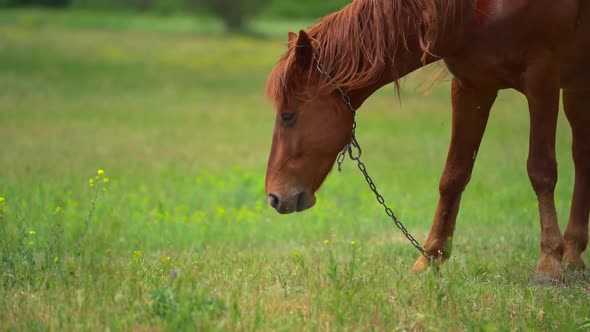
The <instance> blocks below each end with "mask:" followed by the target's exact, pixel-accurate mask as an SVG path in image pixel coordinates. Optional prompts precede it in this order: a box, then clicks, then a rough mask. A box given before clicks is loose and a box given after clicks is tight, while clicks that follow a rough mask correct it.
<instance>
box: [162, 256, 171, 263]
mask: <svg viewBox="0 0 590 332" xmlns="http://www.w3.org/2000/svg"><path fill="white" fill-rule="evenodd" d="M168 262H170V256H168V255H166V254H164V255H162V263H164V264H166V263H168Z"/></svg>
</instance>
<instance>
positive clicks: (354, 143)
mask: <svg viewBox="0 0 590 332" xmlns="http://www.w3.org/2000/svg"><path fill="white" fill-rule="evenodd" d="M314 60H315V62H316V68H317V70H318V71H319V72H320V74H322V75H323V76H325V77H326V78H327V79H328V82H329V83H330V84H331V85H332V86H333V87H334V88H335V89H336V91H338V92H339V93H340V98H342V101H344V103H345V104H346V105H347V106H348V108H349V109H350V112H351V113H352V135H351V137H350V142H349V143H348V144H346V146H345V147H344V149H343V150H342V152H340V154H339V155H338V158H336V163H337V164H338V172H339V173H340V172H342V163H343V162H344V160H345V159H346V153H347V152H348V156H349V157H350V159H352V160H354V161H356V162H357V166H358V168H359V170H360V171H361V172H362V173H363V175H364V176H365V180H366V181H367V184H368V185H369V188H370V189H371V191H372V192H373V194H374V195H375V199H376V200H377V202H378V203H379V204H380V205H381V206H382V207H383V208H384V209H385V213H387V215H388V216H389V218H391V220H392V221H393V223H394V224H395V226H397V228H399V230H400V231H401V232H402V233H403V234H404V235H405V236H406V238H407V239H408V241H410V243H411V244H412V245H413V246H414V248H416V249H417V250H418V251H420V253H421V254H422V255H423V256H424V257H426V259H428V260H429V261H431V260H433V259H434V256H432V255H430V254H429V253H428V252H426V250H425V249H424V248H423V247H422V246H421V245H420V243H418V241H416V239H415V238H414V237H413V236H412V234H410V232H409V231H408V230H407V229H406V227H405V226H404V224H403V223H402V222H401V221H400V220H399V219H398V218H397V217H396V216H395V214H394V213H393V210H392V209H391V208H390V207H389V206H387V204H386V203H385V198H383V196H382V195H381V194H380V193H379V191H378V190H377V186H376V185H375V183H374V182H373V179H372V178H371V176H369V173H368V172H367V167H366V166H365V164H364V163H363V162H362V161H361V155H362V153H363V151H362V149H361V146H360V144H359V142H358V140H357V139H356V109H355V108H354V107H353V106H352V102H351V100H350V97H349V96H348V95H347V94H346V92H344V90H342V88H341V87H340V86H338V85H336V83H335V82H334V80H333V79H332V76H331V75H330V73H329V72H328V71H327V70H326V68H325V67H324V66H323V65H322V64H321V63H320V61H319V60H318V58H317V57H316V58H315V59H314Z"/></svg>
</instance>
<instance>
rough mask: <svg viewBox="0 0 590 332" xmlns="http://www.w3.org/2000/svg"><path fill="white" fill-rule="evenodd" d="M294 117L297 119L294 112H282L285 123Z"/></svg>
mask: <svg viewBox="0 0 590 332" xmlns="http://www.w3.org/2000/svg"><path fill="white" fill-rule="evenodd" d="M293 119H295V113H294V112H283V113H281V120H283V122H284V123H289V122H291V121H293Z"/></svg>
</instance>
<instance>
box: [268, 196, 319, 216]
mask: <svg viewBox="0 0 590 332" xmlns="http://www.w3.org/2000/svg"><path fill="white" fill-rule="evenodd" d="M267 198H268V203H269V204H270V206H272V207H273V208H274V209H275V210H277V212H278V213H280V214H289V213H293V212H300V211H303V210H307V209H309V208H311V207H312V206H314V205H315V202H316V198H315V196H314V195H313V194H310V193H307V192H305V191H300V192H296V193H295V194H292V195H281V194H278V193H269V194H268V197H267Z"/></svg>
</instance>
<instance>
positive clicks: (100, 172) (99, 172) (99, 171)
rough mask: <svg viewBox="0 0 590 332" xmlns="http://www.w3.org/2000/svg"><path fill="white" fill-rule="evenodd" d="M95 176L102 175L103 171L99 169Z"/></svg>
mask: <svg viewBox="0 0 590 332" xmlns="http://www.w3.org/2000/svg"><path fill="white" fill-rule="evenodd" d="M96 174H98V175H104V171H103V170H102V169H99V170H98V171H96Z"/></svg>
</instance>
